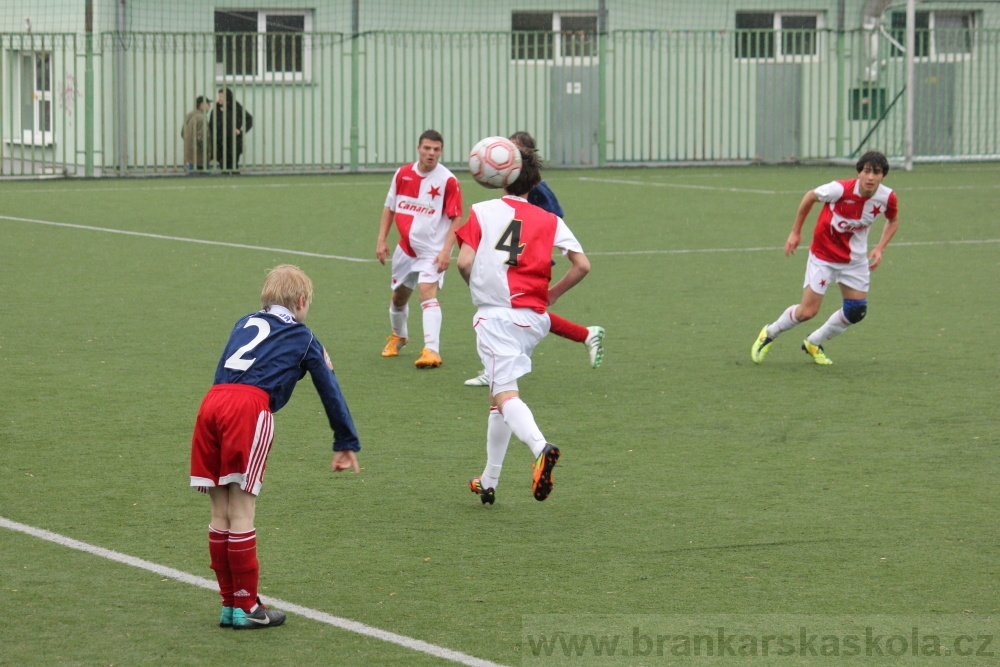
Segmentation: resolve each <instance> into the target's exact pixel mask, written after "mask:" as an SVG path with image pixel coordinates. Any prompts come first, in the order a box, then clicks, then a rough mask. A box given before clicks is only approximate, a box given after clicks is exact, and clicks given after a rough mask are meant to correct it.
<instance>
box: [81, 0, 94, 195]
mask: <svg viewBox="0 0 1000 667" xmlns="http://www.w3.org/2000/svg"><path fill="white" fill-rule="evenodd" d="M85 23H86V32H87V34H86V37H85V41H84V47H83V48H84V67H83V95H84V111H83V175H84V176H86V177H87V178H92V177H93V176H94V0H87V7H86V18H85Z"/></svg>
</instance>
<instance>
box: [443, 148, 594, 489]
mask: <svg viewBox="0 0 1000 667" xmlns="http://www.w3.org/2000/svg"><path fill="white" fill-rule="evenodd" d="M540 181H541V172H540V171H539V168H538V162H537V160H536V158H535V153H534V151H532V150H531V149H527V148H525V149H523V150H522V151H521V175H520V176H519V177H518V178H517V180H516V181H514V182H513V183H512V184H510V185H509V186H508V187H507V188H506V190H505V195H504V196H503V197H502V198H500V199H493V200H489V201H485V202H480V203H478V204H474V205H473V206H472V210H471V212H470V214H469V219H468V220H467V221H466V222H465V224H464V225H463V226H462V227H460V228H459V230H458V231H457V232H456V236H457V237H458V242H459V244H460V245H461V250H460V251H459V254H458V270H459V272H460V273H461V274H462V277H463V278H464V279H465V281H466V282H468V283H469V287H470V288H471V291H472V302H473V304H474V305H475V306H476V307H477V308H478V310H477V311H476V315H475V317H474V318H473V328H474V329H475V330H476V347H477V349H478V351H479V358H480V360H482V362H483V367H484V368H485V369H486V373H487V375H488V377H489V388H490V416H489V420H488V421H487V427H486V468H485V469H484V471H483V474H482V475H481V476H480V477H475V478H473V479H471V480H469V488H470V489H471V490H472V492H473V493H475V494H477V495H478V496H479V498H480V500H481V501H482V502H483V504H486V503H489V504H491V505H492V504H493V502H494V500H495V499H496V486H497V483H498V482H499V478H500V469H501V467H502V466H503V460H504V457H505V455H506V453H507V446H508V445H509V444H510V436H511V434H513V435H516V436H517V437H518V439H519V440H521V441H522V442H523V443H525V444H526V445H528V447H529V448H530V449H531V453H532V454H533V455H534V457H535V463H534V466H533V470H534V476H533V482H532V492H533V494H534V496H535V499H536V500H545V499H546V498H548V496H549V493H550V492H551V491H552V468H553V467H554V466H555V464H556V461H557V460H558V459H559V454H560V452H559V448H558V447H556V446H555V445H553V444H551V443H549V442H547V441H546V439H545V437H544V436H543V435H542V432H541V431H540V430H539V428H538V425H537V424H536V423H535V418H534V415H533V414H532V412H531V409H530V408H528V406H527V405H526V404H525V403H524V401H522V400H521V398H520V393H519V391H518V386H517V379H518V378H520V377H521V376H523V375H526V374H527V373H529V372H530V371H531V353H532V352H533V351H534V349H535V346H536V345H537V344H538V342H539V341H540V340H541V339H542V338H543V337H544V336H545V334H546V333H548V331H549V326H550V320H549V317H548V314H547V313H546V309H547V308H548V306H550V305H552V304H553V303H555V302H556V300H557V299H558V298H559V297H560V296H562V295H563V294H564V293H565V292H566V291H567V290H569V289H570V288H572V287H573V286H574V285H576V284H577V283H579V282H580V281H581V280H583V278H584V277H585V276H586V275H587V273H588V272H589V271H590V261H589V260H588V259H587V256H586V255H585V254H584V253H583V248H582V247H581V246H580V242H579V241H577V240H576V237H575V236H573V232H571V231H570V229H569V227H567V226H566V223H565V222H563V220H562V218H560V217H558V216H556V215H555V214H553V213H549V212H547V211H545V210H543V209H541V208H539V207H538V206H535V205H534V204H529V203H528V201H527V200H526V199H525V198H524V197H525V196H526V195H527V194H528V193H529V192H530V191H531V189H532V188H533V187H535V186H536V185H537V184H538V183H539V182H540ZM553 248H559V249H560V250H561V251H562V252H564V253H565V254H566V257H567V258H568V259H569V262H570V268H569V270H568V271H567V272H566V274H565V275H564V276H563V277H562V278H561V279H559V281H558V282H557V283H556V284H555V285H553V286H552V287H551V288H550V287H549V281H550V280H551V278H552V249H553Z"/></svg>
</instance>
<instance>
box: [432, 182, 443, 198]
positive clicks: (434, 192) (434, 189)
mask: <svg viewBox="0 0 1000 667" xmlns="http://www.w3.org/2000/svg"><path fill="white" fill-rule="evenodd" d="M430 195H431V197H440V196H441V190H439V189H438V186H436V185H435V186H434V187H432V188H431V192H430Z"/></svg>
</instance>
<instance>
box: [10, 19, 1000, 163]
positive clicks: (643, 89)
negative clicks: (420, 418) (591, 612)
mask: <svg viewBox="0 0 1000 667" xmlns="http://www.w3.org/2000/svg"><path fill="white" fill-rule="evenodd" d="M919 32H920V31H918V33H919ZM918 37H919V39H918V41H917V44H918V49H917V51H916V55H917V62H916V66H915V68H916V77H915V80H914V86H915V103H914V117H915V128H914V129H915V139H914V153H915V155H916V156H917V158H918V159H920V158H921V157H922V158H924V159H1000V115H998V114H1000V112H998V109H1000V31H996V30H978V31H971V30H968V29H966V30H955V31H953V34H951V33H948V31H944V30H938V31H936V32H935V33H934V34H929V33H926V32H925V33H923V34H920V35H918ZM87 39H88V37H87V36H85V35H74V34H4V35H0V68H2V69H0V72H2V73H3V76H2V78H0V134H2V141H0V176H22V175H24V176H36V177H37V176H43V175H48V174H53V175H59V174H67V175H72V176H88V175H95V176H130V175H155V174H178V173H183V171H184V158H183V140H182V138H181V134H180V130H181V125H182V123H183V120H184V117H185V115H186V113H187V112H188V111H190V110H191V109H193V108H194V103H195V98H196V97H197V96H198V95H204V96H206V97H208V98H209V99H210V100H212V101H213V102H214V100H215V98H216V95H217V93H218V91H219V90H220V89H221V88H227V89H230V90H232V92H233V93H234V95H235V98H236V100H237V101H238V102H239V103H240V104H241V105H242V106H243V107H244V108H245V109H246V110H247V111H248V112H249V113H250V114H252V116H253V128H252V130H250V131H249V132H247V133H245V134H244V136H243V144H244V153H243V155H242V159H241V161H240V169H241V170H244V171H248V172H261V173H265V172H266V173H292V172H323V171H331V170H335V171H358V170H366V169H383V168H391V167H394V166H397V165H399V164H402V163H404V162H407V161H410V160H412V159H413V158H414V150H415V145H414V144H415V142H416V138H417V136H418V135H419V134H420V133H421V132H422V131H423V130H424V129H427V128H429V127H433V128H435V129H439V130H440V131H441V132H442V133H443V134H444V136H445V155H444V160H445V162H446V163H448V164H460V163H462V162H464V159H465V153H466V151H467V149H468V147H469V146H471V145H472V144H473V143H475V141H476V140H478V139H479V138H480V137H482V136H486V135H489V134H509V133H511V132H513V131H514V130H519V129H523V130H528V131H530V132H532V133H533V134H534V135H535V136H536V138H537V139H538V141H539V145H540V146H541V148H542V151H543V156H544V157H545V158H546V159H547V162H548V164H549V165H550V166H597V165H604V164H608V165H618V164H620V165H626V164H677V163H690V162H717V163H744V162H751V161H762V162H786V161H807V160H817V161H823V160H833V159H842V158H849V157H850V156H853V155H856V154H858V153H859V152H861V151H863V150H866V149H868V148H877V149H879V150H882V151H883V152H885V153H887V154H888V155H890V156H893V157H899V156H902V155H903V152H904V141H905V125H904V120H905V97H904V96H903V95H902V93H903V91H904V89H905V77H904V69H905V67H904V65H905V59H904V57H903V53H902V51H901V50H900V45H899V44H898V40H895V41H894V35H893V34H891V33H888V32H870V31H863V30H856V31H843V32H840V31H832V30H811V31H807V30H803V31H781V32H775V31H766V30H759V31H755V30H740V31H733V30H689V31H684V30H642V31H615V32H610V33H607V34H602V35H596V34H592V33H591V34H586V33H584V34H576V33H567V34H557V33H507V32H504V33H494V32H475V33H443V32H392V33H388V32H373V33H361V34H355V35H352V34H344V33H308V34H307V33H296V34H288V35H281V34H279V35H266V36H265V35H260V34H211V33H134V32H133V33H101V34H95V35H93V41H92V43H88V42H87V41H86V40H87ZM223 134H225V133H223ZM221 140H222V142H223V144H222V148H223V149H227V148H229V147H230V145H229V142H231V141H234V139H233V138H231V137H228V136H223V137H222V139H221ZM213 148H215V147H214V146H213ZM213 152H215V153H218V151H217V150H214V151H213ZM206 157H207V156H206ZM216 157H217V156H216Z"/></svg>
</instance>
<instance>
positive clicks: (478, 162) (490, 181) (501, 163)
mask: <svg viewBox="0 0 1000 667" xmlns="http://www.w3.org/2000/svg"><path fill="white" fill-rule="evenodd" d="M469 172H470V173H471V174H472V177H473V178H474V179H476V183H479V184H480V185H483V186H485V187H487V188H505V187H507V186H508V185H510V184H511V183H513V182H514V181H516V180H517V177H518V176H520V175H521V151H519V150H517V146H515V145H514V142H513V141H511V140H510V139H508V138H507V137H486V138H485V139H481V140H480V141H479V143H477V144H476V145H475V146H473V147H472V152H470V153H469Z"/></svg>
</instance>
